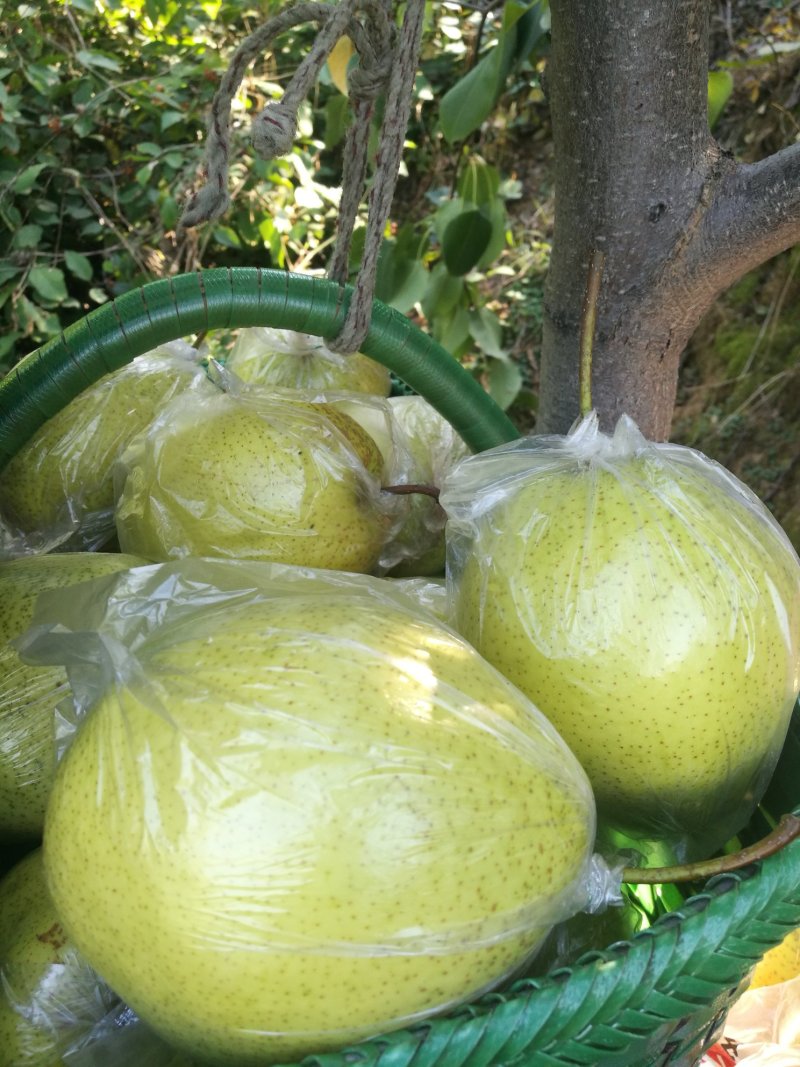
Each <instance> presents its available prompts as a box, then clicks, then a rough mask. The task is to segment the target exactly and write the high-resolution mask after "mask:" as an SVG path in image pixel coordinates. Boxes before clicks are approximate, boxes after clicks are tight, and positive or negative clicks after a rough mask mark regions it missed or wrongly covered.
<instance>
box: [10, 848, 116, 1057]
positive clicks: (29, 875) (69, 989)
mask: <svg viewBox="0 0 800 1067" xmlns="http://www.w3.org/2000/svg"><path fill="white" fill-rule="evenodd" d="M117 999H118V998H117V997H116V996H115V995H114V994H113V993H112V992H111V990H110V989H109V988H108V987H107V986H106V984H105V983H104V982H103V981H102V980H101V979H100V978H99V977H98V976H97V975H96V974H95V972H94V971H93V970H92V969H91V967H89V965H88V964H87V963H86V961H85V960H84V959H83V958H82V957H81V956H80V954H79V953H78V952H77V950H76V949H75V946H74V945H73V944H72V941H71V940H70V938H69V937H68V935H67V934H66V933H65V931H64V927H63V926H62V925H61V922H60V920H59V918H58V914H57V913H56V909H55V906H54V904H53V901H52V899H51V897H50V894H49V892H48V890H47V884H46V881H45V874H44V864H43V862H42V854H41V850H40V849H37V850H36V851H35V852H32V853H31V854H30V855H28V856H27V857H26V858H25V859H23V860H22V861H21V862H20V863H19V864H17V866H16V867H14V869H13V870H12V871H10V872H9V873H8V874H7V875H6V877H5V878H4V879H3V881H2V882H0V1067H61V1065H62V1064H63V1062H64V1061H63V1059H62V1054H63V1053H65V1052H66V1051H67V1050H68V1049H69V1047H70V1045H71V1044H72V1043H73V1042H75V1041H76V1040H77V1039H79V1038H81V1037H82V1036H83V1035H85V1034H86V1033H88V1032H89V1031H90V1030H91V1029H92V1027H93V1026H94V1025H95V1023H97V1022H98V1021H99V1020H100V1019H102V1018H103V1017H104V1016H105V1015H106V1013H107V1012H108V1011H110V1010H111V1009H112V1008H113V1006H114V1004H115V1003H116V1002H117Z"/></svg>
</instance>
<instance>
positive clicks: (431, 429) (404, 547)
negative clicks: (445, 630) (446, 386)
mask: <svg viewBox="0 0 800 1067" xmlns="http://www.w3.org/2000/svg"><path fill="white" fill-rule="evenodd" d="M387 403H388V405H389V407H390V410H391V416H392V422H393V425H394V432H395V436H396V438H397V440H398V454H399V456H400V468H401V469H400V472H399V477H398V479H397V480H398V482H400V483H405V484H407V485H421V486H427V487H431V488H433V489H438V488H439V487H440V486H441V484H442V482H443V480H444V478H445V477H446V475H447V474H448V472H449V471H450V470H451V469H452V468H453V467H454V466H455V464H456V463H457V462H458V461H459V460H461V459H463V458H464V457H465V456H467V455H469V449H468V448H467V446H466V444H465V443H464V441H463V440H462V439H461V437H460V436H459V435H458V433H456V431H455V430H454V429H453V427H452V426H451V425H450V423H449V422H447V420H446V419H445V418H443V417H442V416H441V415H440V414H439V413H438V411H437V410H436V409H435V408H434V407H432V406H431V405H430V404H429V403H428V401H427V400H425V399H424V398H423V397H421V396H396V397H391V398H390V399H389V400H388V401H387ZM407 500H408V512H407V514H406V515H405V516H404V519H403V521H402V523H401V524H400V525H399V528H398V529H397V530H396V531H395V533H394V535H393V536H392V537H391V538H390V540H389V542H388V543H387V545H386V547H385V548H384V551H383V556H382V559H381V563H382V566H383V568H384V570H387V571H390V572H391V573H392V574H394V575H397V576H398V577H413V576H425V575H435V574H444V568H445V533H444V528H445V521H446V515H445V512H444V509H443V508H442V507H441V505H440V504H439V502H438V500H437V499H436V498H435V497H434V496H431V495H426V494H424V493H415V494H413V495H412V496H410V497H408V498H407Z"/></svg>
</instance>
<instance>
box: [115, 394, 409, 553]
mask: <svg viewBox="0 0 800 1067" xmlns="http://www.w3.org/2000/svg"><path fill="white" fill-rule="evenodd" d="M220 381H221V385H222V386H223V387H222V388H215V389H214V391H213V392H211V393H203V394H200V393H199V392H190V393H186V394H184V395H182V396H179V397H177V398H176V399H175V401H174V402H173V403H171V404H170V405H168V406H167V408H165V409H164V411H163V412H162V414H161V415H160V416H159V418H157V419H156V420H155V422H154V423H153V424H152V425H151V426H150V427H149V429H148V430H147V432H146V433H144V434H142V435H140V436H139V437H138V438H136V440H135V441H134V442H133V443H132V444H131V446H130V447H129V448H128V449H127V450H126V452H125V454H124V455H123V457H122V459H121V461H120V463H119V464H118V467H117V470H116V473H115V484H116V488H117V510H116V527H117V534H118V537H119V543H120V546H121V548H122V550H123V551H124V552H135V553H137V554H138V555H142V556H146V557H147V558H149V559H152V560H168V559H174V558H180V557H182V556H187V555H195V556H212V557H217V558H234V559H254V560H260V561H268V562H281V563H293V564H298V565H303V566H314V567H324V568H329V569H333V570H351V571H362V572H365V573H368V572H370V571H372V570H374V568H375V567H376V566H377V562H378V559H379V556H380V552H381V548H382V546H383V543H384V541H385V539H386V538H387V537H388V536H389V533H390V531H391V528H392V523H393V521H394V515H395V511H396V508H395V504H394V502H393V500H392V499H391V498H389V497H388V496H387V495H386V494H382V493H381V476H382V473H383V459H382V456H381V452H380V450H379V448H378V446H377V444H376V443H375V441H374V440H373V439H372V438H371V437H370V436H369V434H367V433H366V432H365V431H364V430H363V429H362V428H361V426H359V425H358V423H356V422H355V421H354V420H353V419H352V418H350V417H349V416H348V415H347V414H345V413H343V412H340V411H337V410H335V408H334V407H333V406H332V405H330V404H324V403H315V402H313V401H308V400H299V399H296V400H295V399H291V398H289V397H288V396H286V395H280V394H272V393H270V392H269V391H267V390H263V389H259V388H257V387H244V388H242V386H241V383H240V382H237V381H236V380H235V378H234V376H233V375H227V376H225V375H223V376H222V378H221V379H220Z"/></svg>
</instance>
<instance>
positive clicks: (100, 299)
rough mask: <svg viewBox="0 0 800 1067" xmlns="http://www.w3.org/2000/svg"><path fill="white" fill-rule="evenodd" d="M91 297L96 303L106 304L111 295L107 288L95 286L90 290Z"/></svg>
mask: <svg viewBox="0 0 800 1067" xmlns="http://www.w3.org/2000/svg"><path fill="white" fill-rule="evenodd" d="M89 299H90V300H93V301H94V302H95V304H105V303H107V302H108V299H109V296H108V293H107V292H106V291H105V289H100V288H99V287H98V286H95V287H94V288H92V289H90V290H89Z"/></svg>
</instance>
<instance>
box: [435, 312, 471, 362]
mask: <svg viewBox="0 0 800 1067" xmlns="http://www.w3.org/2000/svg"><path fill="white" fill-rule="evenodd" d="M436 327H437V328H436V329H435V330H434V336H435V337H436V340H437V341H438V342H439V344H440V345H441V346H442V348H444V349H446V350H447V351H448V352H450V353H451V354H452V355H454V356H458V355H460V354H461V350H462V348H463V347H464V345H465V344H466V343H467V342H468V341H469V337H470V333H469V312H468V311H467V309H466V308H465V307H458V308H455V310H454V311H453V314H452V315H449V316H445V317H444V318H443V319H440V320H438V321H437V323H436Z"/></svg>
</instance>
